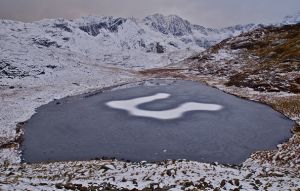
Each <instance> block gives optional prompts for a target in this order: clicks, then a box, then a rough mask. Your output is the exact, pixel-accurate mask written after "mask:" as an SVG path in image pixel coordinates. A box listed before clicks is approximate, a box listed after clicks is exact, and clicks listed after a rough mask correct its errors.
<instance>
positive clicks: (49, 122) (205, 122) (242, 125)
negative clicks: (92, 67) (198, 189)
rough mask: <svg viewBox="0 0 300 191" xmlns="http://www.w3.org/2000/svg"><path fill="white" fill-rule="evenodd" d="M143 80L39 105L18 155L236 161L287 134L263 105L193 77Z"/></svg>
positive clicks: (287, 123) (285, 123)
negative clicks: (210, 85) (173, 79)
mask: <svg viewBox="0 0 300 191" xmlns="http://www.w3.org/2000/svg"><path fill="white" fill-rule="evenodd" d="M145 83H146V84H144V83H142V84H140V85H137V86H134V87H129V88H121V89H118V90H113V91H109V90H107V91H104V92H101V93H96V94H91V95H88V96H87V95H81V96H75V97H69V98H64V99H61V100H56V101H53V102H51V103H49V104H47V105H44V106H42V107H40V108H38V109H37V113H36V114H35V115H34V116H33V117H32V118H31V119H30V120H29V121H28V122H27V125H26V127H25V134H24V142H23V144H22V154H23V155H22V157H23V160H24V161H25V162H42V161H66V160H89V159H95V158H101V157H109V158H117V159H125V160H131V161H142V160H147V161H159V160H164V159H189V160H196V161H201V162H215V161H217V162H219V163H229V164H240V163H241V162H243V161H244V160H245V159H247V158H248V157H249V156H250V154H251V153H252V152H255V151H259V150H269V149H275V148H276V145H277V144H279V143H281V142H283V141H284V140H286V139H288V138H290V137H291V133H290V129H291V127H292V126H293V124H294V123H293V122H292V121H291V120H289V119H287V118H285V117H284V116H283V115H282V114H280V113H278V112H276V111H274V110H273V109H271V108H270V107H268V106H266V105H263V104H259V103H255V102H252V101H247V100H244V99H240V98H238V97H235V96H232V95H229V94H226V93H223V92H222V91H219V90H217V89H214V88H211V87H208V86H206V85H203V84H199V83H196V82H191V81H164V80H155V81H150V82H149V81H148V82H145Z"/></svg>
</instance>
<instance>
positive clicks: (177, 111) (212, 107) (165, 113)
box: [106, 93, 222, 119]
mask: <svg viewBox="0 0 300 191" xmlns="http://www.w3.org/2000/svg"><path fill="white" fill-rule="evenodd" d="M168 97H170V94H167V93H157V94H155V95H152V96H146V97H139V98H134V99H129V100H121V101H110V102H107V103H106V105H107V106H109V107H111V108H114V109H121V110H126V111H128V112H129V113H130V114H131V115H133V116H139V117H150V118H155V119H176V118H180V117H182V116H183V114H184V113H185V112H188V111H218V110H220V109H222V106H221V105H217V104H206V103H197V102H187V103H183V104H181V105H179V106H178V107H176V108H173V109H168V110H162V111H149V110H144V109H139V108H138V106H139V105H141V104H144V103H148V102H152V101H155V100H159V99H166V98H168Z"/></svg>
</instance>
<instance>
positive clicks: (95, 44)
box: [0, 14, 255, 78]
mask: <svg viewBox="0 0 300 191" xmlns="http://www.w3.org/2000/svg"><path fill="white" fill-rule="evenodd" d="M254 27H255V26H254V25H245V27H241V26H239V27H231V28H224V29H209V28H205V27H202V26H198V25H192V24H190V23H189V22H188V21H185V20H183V19H181V18H180V17H178V16H166V17H165V16H163V15H159V14H156V15H152V16H149V17H146V18H145V19H144V20H142V21H139V20H136V19H132V18H131V19H128V18H115V17H83V18H80V19H77V20H65V19H52V20H42V21H38V22H34V23H22V22H16V21H6V20H2V21H0V78H3V77H5V78H15V77H20V78H23V77H26V76H35V77H37V76H41V75H44V74H45V73H50V72H51V71H53V70H55V71H60V70H61V69H63V68H68V67H70V66H72V65H74V66H77V65H79V66H78V67H80V65H82V66H83V65H84V64H86V65H100V66H110V67H111V66H116V67H123V68H136V69H137V68H151V67H157V66H162V65H167V64H172V63H175V62H177V61H180V60H182V59H184V58H186V57H188V56H191V55H193V54H195V53H196V52H199V51H203V50H204V49H205V48H207V47H209V46H211V45H212V44H214V43H216V42H218V41H221V40H222V39H224V38H225V37H229V36H232V35H237V34H239V33H241V32H243V31H245V30H250V29H252V28H254ZM83 70H84V69H83Z"/></svg>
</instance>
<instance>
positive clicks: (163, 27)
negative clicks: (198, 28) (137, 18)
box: [143, 13, 192, 36]
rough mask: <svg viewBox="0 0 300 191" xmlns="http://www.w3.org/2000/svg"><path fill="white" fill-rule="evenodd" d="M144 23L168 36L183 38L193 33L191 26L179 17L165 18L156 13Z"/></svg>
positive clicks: (170, 16)
mask: <svg viewBox="0 0 300 191" xmlns="http://www.w3.org/2000/svg"><path fill="white" fill-rule="evenodd" d="M143 21H144V23H145V24H146V25H148V26H150V27H151V28H153V29H154V30H156V31H159V32H161V33H163V34H166V35H167V34H172V35H174V36H183V35H187V34H191V33H192V26H191V24H190V23H189V22H188V21H187V20H184V19H182V18H181V17H179V16H177V15H168V16H164V15H162V14H158V13H156V14H154V15H150V16H147V17H145V18H144V19H143Z"/></svg>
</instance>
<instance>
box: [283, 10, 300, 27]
mask: <svg viewBox="0 0 300 191" xmlns="http://www.w3.org/2000/svg"><path fill="white" fill-rule="evenodd" d="M298 23H300V11H298V12H297V13H296V14H294V15H289V16H286V17H284V19H283V24H298Z"/></svg>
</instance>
